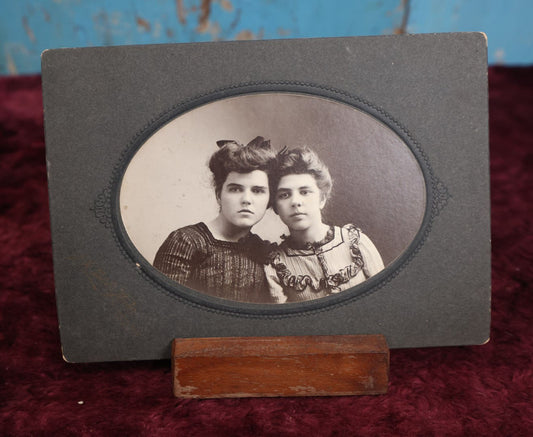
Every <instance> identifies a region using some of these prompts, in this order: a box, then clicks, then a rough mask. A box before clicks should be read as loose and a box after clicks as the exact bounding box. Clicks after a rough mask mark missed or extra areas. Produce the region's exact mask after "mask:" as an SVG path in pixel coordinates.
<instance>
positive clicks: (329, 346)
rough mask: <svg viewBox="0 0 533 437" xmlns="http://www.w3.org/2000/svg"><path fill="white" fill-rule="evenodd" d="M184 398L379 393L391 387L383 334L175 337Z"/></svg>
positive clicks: (176, 376) (178, 391)
mask: <svg viewBox="0 0 533 437" xmlns="http://www.w3.org/2000/svg"><path fill="white" fill-rule="evenodd" d="M172 376H173V381H174V395H175V396H176V397H180V398H238V397H267V396H268V397H272V396H346V395H376V394H383V393H386V392H387V388H388V381H389V348H388V346H387V342H386V340H385V337H383V336H382V335H335V336H304V337H230V338H183V339H181V338H176V339H174V341H173V344H172Z"/></svg>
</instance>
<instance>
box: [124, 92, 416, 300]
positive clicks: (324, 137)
mask: <svg viewBox="0 0 533 437" xmlns="http://www.w3.org/2000/svg"><path fill="white" fill-rule="evenodd" d="M425 211H426V186H425V181H424V176H423V173H422V170H421V168H420V165H419V163H418V162H417V158H416V157H415V155H414V154H413V152H412V151H411V149H410V148H409V146H408V145H407V144H405V143H404V142H403V141H402V139H401V138H400V137H399V136H398V135H397V134H396V133H395V132H394V131H393V130H392V129H391V128H390V127H389V126H387V124H385V122H383V121H382V120H378V119H377V118H376V117H374V116H372V115H370V114H368V113H366V112H365V111H363V110H361V109H358V108H355V107H353V106H350V105H348V104H345V103H341V102H338V101H335V100H332V99H329V98H325V97H320V96H315V95H310V94H301V93H288V92H268V93H254V94H244V95H238V96H234V97H230V98H225V99H221V100H216V101H213V102H211V103H207V104H204V105H202V106H199V107H196V108H194V109H192V110H190V111H187V112H185V113H183V114H180V115H178V116H177V117H175V118H174V119H172V120H171V121H170V122H168V123H166V124H164V125H163V126H161V127H159V129H157V130H156V131H155V132H154V133H153V134H152V135H151V136H149V138H148V139H147V140H146V141H145V142H144V143H143V144H141V145H140V147H139V148H138V150H137V151H136V153H135V154H134V155H133V158H132V159H131V161H130V162H129V163H128V165H127V168H126V171H125V173H124V175H123V179H122V183H121V187H120V214H121V219H122V222H123V224H124V228H125V230H126V233H127V237H128V238H129V239H130V240H131V243H132V245H133V246H134V247H135V248H136V250H137V251H138V253H139V254H140V255H141V256H142V257H143V258H144V259H145V260H146V261H147V262H148V263H149V264H150V265H151V266H153V270H154V272H153V273H154V274H155V275H158V274H164V275H165V276H166V277H168V278H170V279H171V280H172V281H175V283H176V285H178V284H179V286H183V287H176V289H177V290H179V291H180V292H181V293H182V294H183V293H185V294H186V293H196V292H197V293H201V294H205V295H208V296H212V297H216V298H220V299H225V300H229V301H236V302H245V303H257V304H272V305H277V304H285V303H298V302H305V301H310V300H315V299H321V298H325V297H328V296H331V295H333V294H337V293H342V292H347V291H348V290H352V289H353V288H354V287H357V286H358V285H360V284H362V283H364V282H365V281H366V280H367V279H368V278H370V277H372V276H374V275H377V274H379V273H380V272H381V271H383V270H384V269H385V268H386V267H387V266H388V265H390V264H391V263H392V262H393V261H394V260H395V259H397V258H398V257H399V256H401V255H402V253H404V251H406V250H407V248H408V247H409V245H410V243H411V242H412V241H413V239H414V238H415V236H416V234H417V232H418V231H419V229H420V226H421V224H422V220H423V217H424V213H425ZM184 287H186V288H184Z"/></svg>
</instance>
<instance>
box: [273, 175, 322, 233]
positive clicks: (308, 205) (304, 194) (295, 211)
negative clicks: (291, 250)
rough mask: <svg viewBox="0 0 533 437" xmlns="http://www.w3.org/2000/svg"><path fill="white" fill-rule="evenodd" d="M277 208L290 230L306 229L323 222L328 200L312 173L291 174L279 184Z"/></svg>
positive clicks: (276, 198) (284, 177)
mask: <svg viewBox="0 0 533 437" xmlns="http://www.w3.org/2000/svg"><path fill="white" fill-rule="evenodd" d="M274 203H275V207H276V208H275V209H276V212H277V213H278V215H279V217H280V218H281V221H282V222H283V223H285V224H286V225H287V227H288V228H289V230H291V231H292V230H294V231H305V230H307V229H309V228H312V227H314V226H318V225H320V224H321V223H322V208H323V207H324V205H325V203H326V201H325V200H324V199H323V196H322V194H321V192H320V189H319V188H318V186H317V183H316V180H315V178H314V177H313V176H312V175H310V174H307V173H305V174H289V175H286V176H283V177H282V178H281V179H280V181H279V184H278V189H277V192H276V197H275V201H274Z"/></svg>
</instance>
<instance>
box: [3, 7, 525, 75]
mask: <svg viewBox="0 0 533 437" xmlns="http://www.w3.org/2000/svg"><path fill="white" fill-rule="evenodd" d="M532 18H533V2H531V1H529V0H506V1H505V0H494V1H488V0H447V1H443V0H360V1H354V0H328V1H326V0H152V1H148V0H115V1H106V0H40V1H39V0H19V1H16V0H0V74H17V73H34V72H39V71H40V53H41V52H42V51H43V50H45V49H47V48H57V47H86V46H102V45H122V44H149V43H169V42H193V41H217V40H235V39H237V40H238V39H272V38H302V37H332V36H350V35H354V36H357V35H387V34H393V33H402V32H408V33H426V32H452V31H483V32H485V33H487V35H488V40H489V63H492V64H494V63H505V64H531V63H533V26H532Z"/></svg>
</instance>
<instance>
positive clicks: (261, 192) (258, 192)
mask: <svg viewBox="0 0 533 437" xmlns="http://www.w3.org/2000/svg"><path fill="white" fill-rule="evenodd" d="M252 193H254V194H265V193H266V190H265V189H264V188H254V189H253V190H252Z"/></svg>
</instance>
